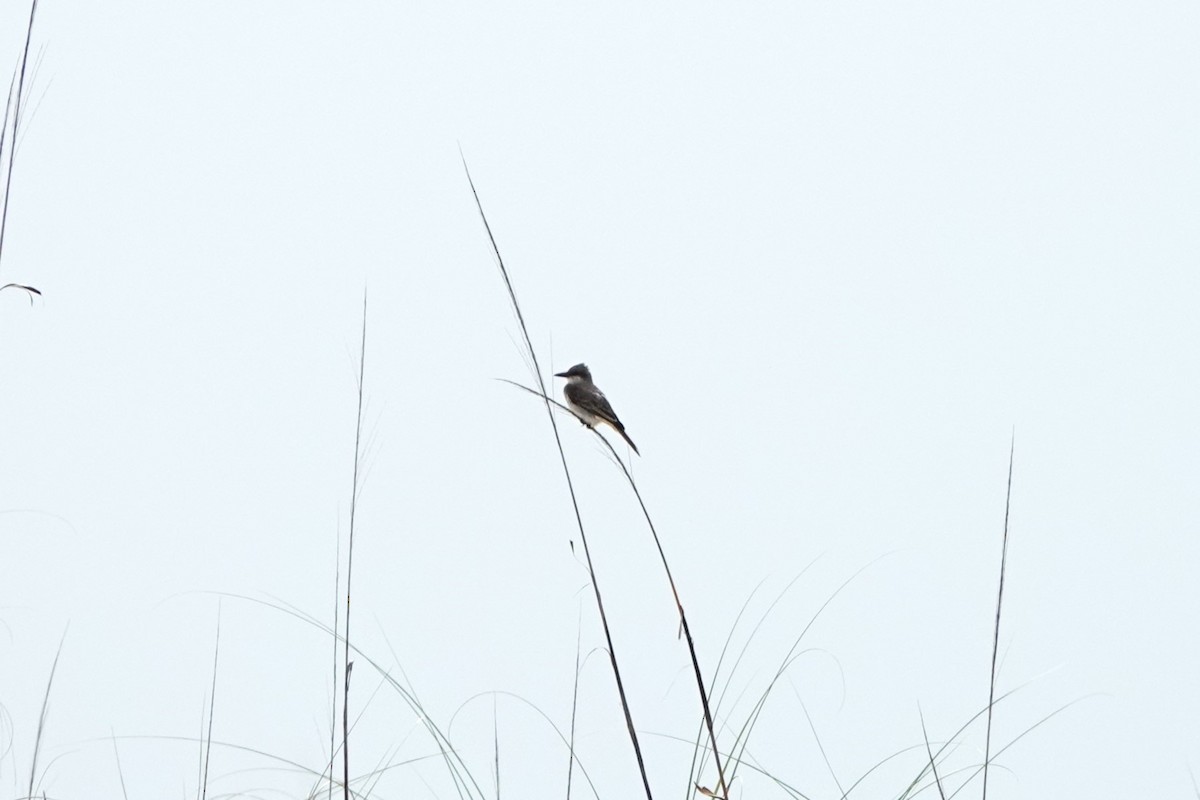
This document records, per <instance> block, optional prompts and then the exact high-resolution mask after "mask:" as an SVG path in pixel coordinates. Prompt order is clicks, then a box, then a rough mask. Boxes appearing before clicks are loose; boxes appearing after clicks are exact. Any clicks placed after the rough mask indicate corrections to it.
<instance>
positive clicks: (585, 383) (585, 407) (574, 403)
mask: <svg viewBox="0 0 1200 800" xmlns="http://www.w3.org/2000/svg"><path fill="white" fill-rule="evenodd" d="M554 377H556V378H566V379H567V385H566V386H564V387H563V396H564V397H566V398H567V407H568V408H570V409H571V410H572V411H574V412H575V416H577V417H579V421H580V422H582V423H583V424H584V425H587V426H588V427H589V428H595V427H596V425H598V424H599V423H601V422H604V423H606V424H608V425H611V426H612V428H613V430H615V431H616V432H617V433H619V434H621V438H622V439H624V440H625V441H626V442H627V443H628V444H629V446H630V447H632V448H633V452H635V453H637V452H638V449H637V445H636V444H634V443H633V439H630V438H629V434H627V433H626V432H625V426H624V425H622V424H621V420H619V419H617V414H616V412H615V411H613V408H612V405H611V404H610V403H609V402H608V398H607V397H605V396H604V392H602V391H600V390H599V389H598V388H596V384H594V383H592V373H591V370H589V369H588V368H587V364H576V365H575V366H573V367H571V368H570V369H569V370H567V371H566V372H559V373H556V374H555V376H554ZM638 455H639V456H640V455H641V453H638Z"/></svg>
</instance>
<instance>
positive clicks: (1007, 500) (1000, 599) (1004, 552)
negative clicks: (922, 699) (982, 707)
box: [983, 432, 1017, 800]
mask: <svg viewBox="0 0 1200 800" xmlns="http://www.w3.org/2000/svg"><path fill="white" fill-rule="evenodd" d="M1016 446H1017V436H1016V433H1015V432H1014V433H1013V437H1012V440H1011V442H1010V443H1009V448H1008V489H1007V490H1006V492H1005V495H1004V540H1003V544H1002V545H1001V547H1000V587H999V589H997V591H996V624H995V626H994V627H993V628H992V674H991V679H990V680H989V681H988V708H987V735H986V736H985V738H984V746H983V800H987V785H988V763H989V762H990V761H991V753H992V705H993V704H994V703H995V699H996V654H997V653H999V651H1000V611H1001V610H1002V609H1003V608H1004V568H1005V567H1006V566H1007V565H1008V512H1009V509H1010V508H1011V503H1012V476H1013V453H1014V452H1015V451H1016Z"/></svg>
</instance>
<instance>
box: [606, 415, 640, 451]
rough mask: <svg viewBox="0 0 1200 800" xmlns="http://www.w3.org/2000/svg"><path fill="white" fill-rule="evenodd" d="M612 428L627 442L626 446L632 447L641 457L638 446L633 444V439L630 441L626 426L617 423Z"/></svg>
mask: <svg viewBox="0 0 1200 800" xmlns="http://www.w3.org/2000/svg"><path fill="white" fill-rule="evenodd" d="M610 424H611V423H610ZM612 428H613V430H614V431H616V432H617V433H619V434H621V438H622V439H624V440H625V443H626V444H628V445H629V446H630V447H632V448H633V452H635V453H637V454H638V455H639V456H640V455H641V453H638V449H637V445H636V444H634V443H633V439H630V438H629V434H628V433H626V432H625V426H624V425H622V424H620V423H617V424H615V425H613V426H612Z"/></svg>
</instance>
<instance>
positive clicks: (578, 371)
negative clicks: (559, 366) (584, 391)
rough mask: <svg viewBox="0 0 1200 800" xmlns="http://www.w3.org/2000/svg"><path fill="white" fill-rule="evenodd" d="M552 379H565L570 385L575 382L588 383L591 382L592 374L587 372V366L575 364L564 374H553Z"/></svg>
mask: <svg viewBox="0 0 1200 800" xmlns="http://www.w3.org/2000/svg"><path fill="white" fill-rule="evenodd" d="M554 377H556V378H566V379H567V380H568V381H569V382H571V383H574V382H575V381H587V382H588V383H591V382H592V373H591V371H590V370H588V368H587V364H576V365H575V366H573V367H571V368H570V369H569V370H567V371H566V372H558V373H555V375H554Z"/></svg>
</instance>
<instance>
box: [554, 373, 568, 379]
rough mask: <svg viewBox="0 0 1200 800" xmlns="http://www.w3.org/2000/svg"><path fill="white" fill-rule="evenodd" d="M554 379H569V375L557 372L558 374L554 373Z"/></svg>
mask: <svg viewBox="0 0 1200 800" xmlns="http://www.w3.org/2000/svg"><path fill="white" fill-rule="evenodd" d="M554 377H556V378H565V377H567V373H565V372H556V373H554Z"/></svg>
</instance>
